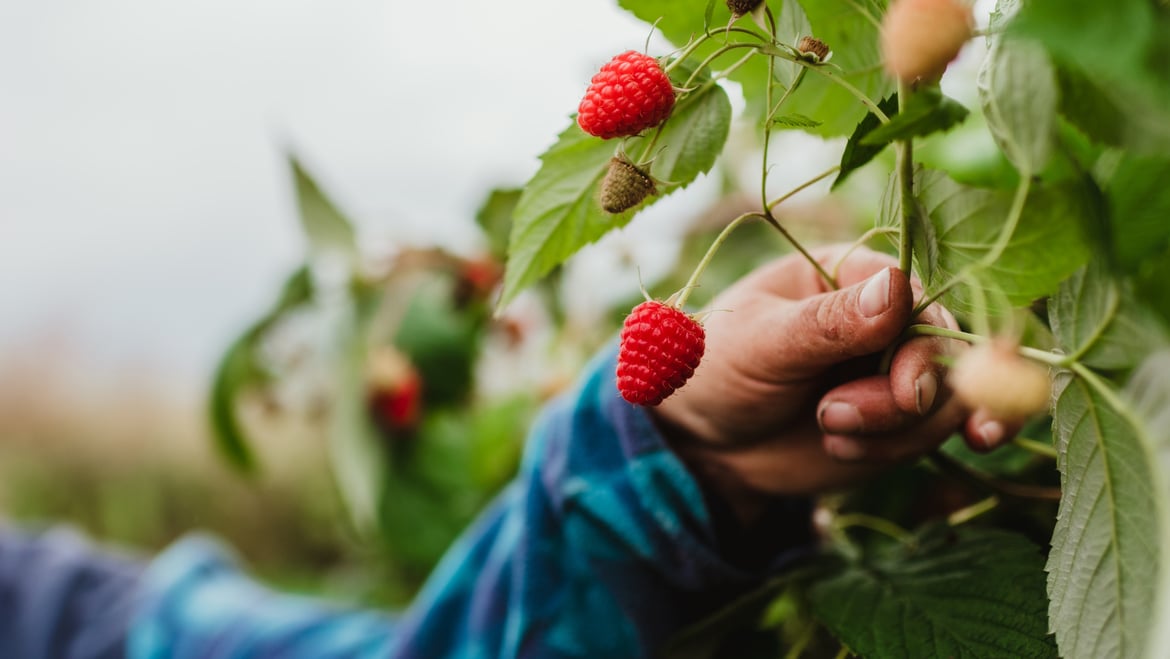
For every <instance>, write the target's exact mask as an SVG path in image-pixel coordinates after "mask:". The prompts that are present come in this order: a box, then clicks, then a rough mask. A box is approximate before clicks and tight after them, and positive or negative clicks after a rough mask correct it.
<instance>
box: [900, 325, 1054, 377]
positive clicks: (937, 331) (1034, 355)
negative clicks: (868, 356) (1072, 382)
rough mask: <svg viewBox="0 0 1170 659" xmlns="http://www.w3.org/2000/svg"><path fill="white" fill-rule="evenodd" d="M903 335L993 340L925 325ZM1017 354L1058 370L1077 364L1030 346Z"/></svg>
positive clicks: (968, 340)
mask: <svg viewBox="0 0 1170 659" xmlns="http://www.w3.org/2000/svg"><path fill="white" fill-rule="evenodd" d="M903 335H905V336H907V337H911V336H941V337H943V338H946V339H956V340H958V341H966V342H967V343H972V344H978V343H986V342H987V341H990V340H991V339H990V337H987V336H983V335H981V334H972V333H970V332H964V331H962V330H953V329H948V328H946V327H938V326H936V325H924V324H915V325H911V326H909V327H907V328H906V329H905V331H904V332H903ZM1016 352H1017V353H1018V354H1019V355H1020V356H1021V357H1024V358H1026V359H1031V360H1032V361H1036V362H1040V363H1041V364H1047V365H1048V366H1053V367H1056V368H1068V367H1069V365H1070V363H1076V362H1069V359H1068V357H1067V356H1065V355H1058V354H1056V353H1053V352H1046V351H1044V350H1038V349H1036V348H1032V347H1030V346H1019V347H1018V348H1016Z"/></svg>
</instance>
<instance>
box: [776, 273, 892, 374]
mask: <svg viewBox="0 0 1170 659" xmlns="http://www.w3.org/2000/svg"><path fill="white" fill-rule="evenodd" d="M913 298H914V294H913V291H912V290H911V288H910V280H909V279H907V278H906V275H905V274H904V273H903V272H902V271H901V270H899V269H897V268H894V267H886V268H883V269H881V270H879V271H878V272H877V273H875V274H873V275H871V276H870V277H869V279H866V280H864V281H862V282H859V283H857V284H854V285H853V286H850V287H849V288H844V289H841V290H838V291H832V292H829V293H821V294H820V295H815V296H813V297H809V298H805V299H803V300H799V301H797V302H795V303H793V304H785V305H779V306H778V307H777V308H776V311H775V312H773V313H769V314H763V315H762V317H761V318H760V319H759V320H760V321H761V323H762V324H763V325H762V327H763V328H765V329H764V332H765V333H764V334H763V336H768V337H770V340H769V341H767V342H766V343H767V344H768V345H771V346H774V348H773V349H772V350H770V351H769V353H770V354H768V355H767V356H765V357H764V359H765V360H766V362H767V366H768V368H769V369H776V370H775V371H774V372H778V373H784V374H785V376H786V377H807V376H809V375H814V374H816V373H819V372H820V371H823V370H824V369H826V368H828V367H830V366H833V365H835V364H839V363H841V362H843V361H846V360H848V359H852V358H854V357H861V356H863V355H869V354H872V353H875V352H878V351H880V350H882V349H884V348H886V347H887V346H889V345H890V344H891V343H892V342H893V341H894V340H895V339H897V338H898V335H899V334H901V332H902V330H903V329H905V327H906V324H907V322H909V320H910V312H911V309H912V307H913V301H914V300H913Z"/></svg>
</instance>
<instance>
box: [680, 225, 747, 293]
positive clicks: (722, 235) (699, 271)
mask: <svg viewBox="0 0 1170 659" xmlns="http://www.w3.org/2000/svg"><path fill="white" fill-rule="evenodd" d="M751 219H764V216H762V215H760V214H759V213H744V214H743V215H740V216H739V217H737V218H735V219H734V220H732V221H731V222H729V223H728V224H727V226H725V227H723V230H722V231H720V232H719V235H718V236H716V237H715V241H714V242H712V243H711V246H710V247H708V248H707V253H706V254H704V255H703V259H702V260H701V261H699V264H698V265H697V266H695V270H694V272H692V273H691V277H690V279H688V280H687V283H686V284H685V285H684V286H683V289H682V291H681V292H680V293H679V295H678V300H676V301H675V306H676V307H678V308H679V309H682V308H683V305H685V304H686V303H687V298H689V297H690V296H691V291H692V290H694V289H695V287H696V286H697V285H698V283H699V277H701V276H702V275H703V271H704V270H706V269H707V266H708V265H709V264H710V263H711V259H712V258H713V257H714V256H715V252H717V251H719V247H720V246H722V245H723V242H724V241H725V240H727V237H728V236H730V235H731V232H732V231H734V230H735V228H736V227H738V226H739V225H741V224H743V223H744V222H746V221H748V220H751Z"/></svg>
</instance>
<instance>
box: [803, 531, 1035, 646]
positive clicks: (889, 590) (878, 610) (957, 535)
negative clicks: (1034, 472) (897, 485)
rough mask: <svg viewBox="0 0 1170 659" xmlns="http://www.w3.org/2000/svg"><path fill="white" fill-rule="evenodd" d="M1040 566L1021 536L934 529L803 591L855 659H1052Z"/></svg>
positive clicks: (1003, 533) (1001, 532) (814, 608)
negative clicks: (907, 545)
mask: <svg viewBox="0 0 1170 659" xmlns="http://www.w3.org/2000/svg"><path fill="white" fill-rule="evenodd" d="M1042 566H1043V557H1042V556H1041V553H1040V551H1039V549H1038V548H1037V547H1036V546H1034V545H1033V544H1032V543H1031V542H1029V541H1028V540H1027V539H1025V538H1024V537H1023V536H1020V535H1017V534H1013V533H1006V532H1004V531H998V530H992V529H976V528H959V529H953V530H950V531H947V530H945V529H940V530H937V531H935V532H934V533H933V534H931V535H928V536H926V537H924V538H923V540H922V541H921V543H920V544H919V546H918V547H916V548H913V549H906V548H902V547H899V548H896V549H894V550H888V551H884V552H875V555H872V556H869V557H865V558H863V559H862V562H860V563H855V564H851V565H848V566H847V567H846V568H844V569H843V570H841V571H840V572H838V573H837V574H835V575H833V576H831V577H829V578H827V579H824V580H823V581H819V582H816V583H813V584H812V585H811V587H810V588H809V590H808V598H809V602H810V604H811V606H812V610H813V614H814V615H815V616H816V617H817V618H818V619H820V620H821V621H822V622H823V623H824V624H825V625H826V626H827V627H828V628H829V629H830V630H831V631H832V632H833V633H834V634H836V635H837V636H838V637H839V638H840V639H841V641H842V642H843V643H844V644H845V645H847V646H848V647H849V649H850V650H852V651H853V652H854V653H855V654H858V655H860V656H863V657H866V658H867V659H881V658H883V657H888V658H891V659H893V658H898V659H901V658H904V657H954V658H956V659H958V658H961V657H989V658H990V657H1030V658H1036V659H1039V658H1041V657H1055V656H1056V648H1055V645H1054V644H1053V642H1052V639H1051V637H1049V636H1048V621H1047V619H1046V617H1045V607H1046V600H1045V597H1044V573H1043V567H1042Z"/></svg>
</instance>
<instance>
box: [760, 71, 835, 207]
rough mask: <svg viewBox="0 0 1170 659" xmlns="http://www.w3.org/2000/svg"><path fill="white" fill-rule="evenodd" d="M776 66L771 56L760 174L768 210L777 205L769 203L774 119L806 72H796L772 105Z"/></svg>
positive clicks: (794, 192) (765, 204) (813, 181)
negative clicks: (769, 152)
mask: <svg viewBox="0 0 1170 659" xmlns="http://www.w3.org/2000/svg"><path fill="white" fill-rule="evenodd" d="M775 66H776V60H775V59H774V58H771V57H769V58H768V91H767V99H766V103H767V105H768V107H769V108H770V109H769V110H768V116H767V117H765V118H764V146H763V169H764V171H763V173H762V174H761V176H760V199H761V201H762V202H763V204H764V208H766V209H768V210H771V209H772V206H773V205H775V204H769V203H768V144H769V143H770V141H771V138H772V119H773V118H775V116H776V112H777V111H779V110H780V107H781V106H783V105H784V101H787V100H788V97H789V96H792V92H794V91H796V88H797V87H799V86H800V83H801V82H802V81H803V80H804V73H805V69H801V70H800V73H798V74H796V77H795V78H793V80H792V84H791V85H788V89H785V90H784V93H783V94H782V95H781V96H780V100H779V101H777V102H776V105H774V106H773V105H772V85H773V84H774V82H775V76H774V75H773V72H774V70H775ZM818 180H820V179H813V180H812V181H810V182H808V183H807V184H806V186H807V185H812V184H813V183H815V182H816V181H818ZM802 189H803V188H798V189H797V190H795V191H793V192H792V193H790V194H796V193H797V192H800V190H802Z"/></svg>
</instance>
